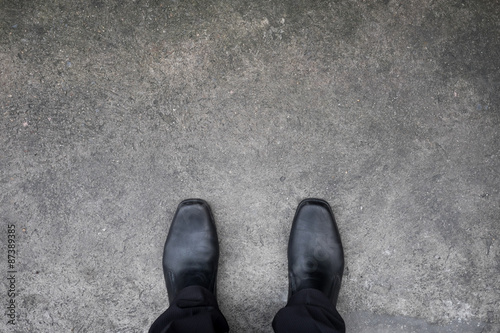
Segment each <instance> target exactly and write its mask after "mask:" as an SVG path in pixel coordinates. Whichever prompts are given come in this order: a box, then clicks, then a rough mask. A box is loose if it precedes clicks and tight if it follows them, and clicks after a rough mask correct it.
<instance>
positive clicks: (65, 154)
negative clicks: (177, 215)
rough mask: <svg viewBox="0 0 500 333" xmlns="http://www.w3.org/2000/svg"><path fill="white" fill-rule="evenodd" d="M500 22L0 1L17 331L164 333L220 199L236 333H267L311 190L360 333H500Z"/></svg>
mask: <svg viewBox="0 0 500 333" xmlns="http://www.w3.org/2000/svg"><path fill="white" fill-rule="evenodd" d="M499 22H500V2H499V1H495V0H492V1H451V0H418V1H417V0H414V1H392V0H385V1H362V0H341V1H340V0H339V1H274V0H273V1H264V0H257V1H252V2H250V1H242V0H236V1H212V0H204V1H198V0H186V1H184V0H173V1H159V0H156V1H155V0H150V1H147V0H138V1H132V0H127V1H118V0H115V1H99V0H94V1H63V0H54V1H21V0H0V111H1V121H0V140H1V141H0V143H1V148H0V176H1V179H0V189H1V191H0V205H1V206H0V208H1V210H0V217H1V221H2V228H1V230H0V237H1V243H0V244H1V251H2V255H1V257H2V258H3V259H2V262H1V263H0V265H1V267H2V268H1V272H2V276H6V274H7V261H6V260H7V259H6V253H7V247H6V240H7V228H6V226H5V225H6V224H14V225H16V229H17V241H18V243H17V249H18V258H17V270H18V273H17V281H16V282H17V291H18V292H19V295H17V297H16V302H17V305H18V308H17V314H18V323H17V325H16V326H15V327H11V326H7V325H6V322H7V317H5V316H3V317H2V320H1V322H0V331H2V332H4V331H6V332H17V333H21V332H22V333H25V332H34V331H37V332H122V333H123V332H146V331H147V329H148V327H149V325H150V324H151V323H152V321H153V320H154V319H155V318H156V316H158V315H159V314H160V313H161V312H162V311H163V310H164V309H165V308H166V307H167V304H168V303H167V295H166V291H165V288H164V282H163V275H162V270H161V254H162V247H163V243H164V241H165V237H166V232H167V230H168V226H169V224H170V220H171V218H172V216H173V213H174V211H175V209H176V206H177V204H178V203H179V202H180V201H181V200H182V199H184V198H188V197H201V198H204V199H206V200H207V201H208V202H209V203H210V204H211V206H212V208H213V210H214V213H215V218H216V220H217V227H218V231H219V235H220V243H221V244H220V245H221V264H220V274H219V284H218V296H219V301H220V306H221V308H222V310H223V311H224V313H225V314H226V316H227V319H228V321H229V323H230V326H231V328H232V332H237V333H238V332H271V331H272V330H271V328H270V323H271V321H272V318H273V316H274V314H275V312H276V311H277V310H278V309H279V308H280V307H282V306H283V305H284V304H285V301H286V297H287V283H288V282H287V274H286V246H287V241H288V232H289V229H290V223H291V219H292V217H293V214H294V211H295V208H296V206H297V204H298V202H299V201H300V200H301V199H303V198H305V197H309V196H315V197H321V198H324V199H326V200H328V201H329V202H330V204H331V205H332V207H333V210H334V212H335V214H336V217H337V220H338V224H339V228H340V231H341V233H342V236H343V241H344V246H345V254H346V272H345V276H344V283H343V288H342V291H341V295H340V300H339V306H338V307H339V311H340V312H341V313H342V314H343V315H344V316H345V318H346V322H347V327H348V332H372V333H373V332H407V333H410V332H423V331H426V332H500V312H499V311H498V309H499V308H500V225H499V222H500V194H499V191H500V157H499V152H500V133H499V130H500V126H499V125H500V114H499V107H500V97H499V96H500V94H499V91H500V23H499ZM2 281H3V282H2V283H1V284H0V292H1V299H2V300H5V301H2V308H3V309H5V306H6V299H7V297H6V287H7V282H6V280H5V279H2ZM4 328H5V329H4Z"/></svg>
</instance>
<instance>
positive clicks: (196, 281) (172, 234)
mask: <svg viewBox="0 0 500 333" xmlns="http://www.w3.org/2000/svg"><path fill="white" fill-rule="evenodd" d="M218 263H219V241H218V239H217V231H216V229H215V223H214V218H213V215H212V211H211V210H210V206H209V205H208V203H207V202H206V201H204V200H201V199H188V200H184V201H182V202H181V203H180V204H179V206H178V207H177V211H176V212H175V215H174V219H173V221H172V224H171V225H170V230H169V233H168V236H167V241H166V242H165V248H164V251H163V274H164V276H165V284H166V285H167V292H168V299H169V301H170V302H172V300H173V299H174V298H175V296H176V295H177V293H178V292H179V291H180V290H182V289H184V288H186V287H189V286H193V285H196V286H201V287H204V288H206V289H208V290H209V291H210V292H212V293H213V294H214V295H215V288H216V278H217V267H218Z"/></svg>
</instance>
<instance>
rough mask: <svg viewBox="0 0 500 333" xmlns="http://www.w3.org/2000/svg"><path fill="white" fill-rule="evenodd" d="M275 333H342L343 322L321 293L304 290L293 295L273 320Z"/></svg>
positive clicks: (314, 290)
mask: <svg viewBox="0 0 500 333" xmlns="http://www.w3.org/2000/svg"><path fill="white" fill-rule="evenodd" d="M273 329H274V332H276V333H304V332H307V333H344V332H345V324H344V320H343V319H342V317H341V316H340V314H339V313H338V312H337V309H336V308H335V306H333V304H332V302H331V301H330V300H329V299H328V297H326V295H325V294H323V293H322V292H321V291H319V290H316V289H304V290H301V291H299V292H297V293H296V294H295V295H293V296H292V297H291V298H290V300H289V301H288V303H287V305H286V307H284V308H283V309H281V310H280V311H278V313H277V314H276V316H275V317H274V320H273Z"/></svg>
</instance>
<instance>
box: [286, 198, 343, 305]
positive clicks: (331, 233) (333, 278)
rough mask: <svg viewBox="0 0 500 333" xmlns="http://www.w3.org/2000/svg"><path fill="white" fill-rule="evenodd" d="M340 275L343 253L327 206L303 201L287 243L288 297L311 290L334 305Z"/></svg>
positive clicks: (316, 201) (318, 202)
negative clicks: (304, 290)
mask: <svg viewBox="0 0 500 333" xmlns="http://www.w3.org/2000/svg"><path fill="white" fill-rule="evenodd" d="M343 272H344V251H343V248H342V242H341V240H340V233H339V231H338V228H337V224H336V223H335V218H334V216H333V213H332V210H331V208H330V205H329V204H328V203H327V202H326V201H324V200H321V199H305V200H303V201H302V202H301V203H300V204H299V206H298V207H297V211H296V212H295V217H294V219H293V224H292V229H291V231H290V239H289V242H288V277H289V293H288V297H289V298H290V297H291V296H292V295H294V294H295V293H297V292H298V291H300V290H303V289H308V288H312V289H317V290H320V291H321V292H323V293H324V294H326V295H327V296H328V298H329V299H330V300H331V301H332V303H333V305H336V304H337V299H338V295H339V291H340V285H341V282H342V275H343Z"/></svg>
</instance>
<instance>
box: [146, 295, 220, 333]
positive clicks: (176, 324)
mask: <svg viewBox="0 0 500 333" xmlns="http://www.w3.org/2000/svg"><path fill="white" fill-rule="evenodd" d="M226 332H229V326H228V324H227V321H226V318H224V315H223V314H222V312H220V310H219V306H218V305H217V300H216V299H215V296H214V295H213V294H212V293H211V292H210V291H208V290H207V289H205V288H203V287H200V286H190V287H187V288H184V289H182V290H181V291H179V293H178V294H177V296H176V297H175V298H174V300H173V301H172V303H171V304H170V306H169V308H168V309H167V310H166V311H165V312H164V313H163V314H162V315H161V316H160V317H158V319H156V320H155V322H154V323H153V325H151V328H150V329H149V333H226Z"/></svg>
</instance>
